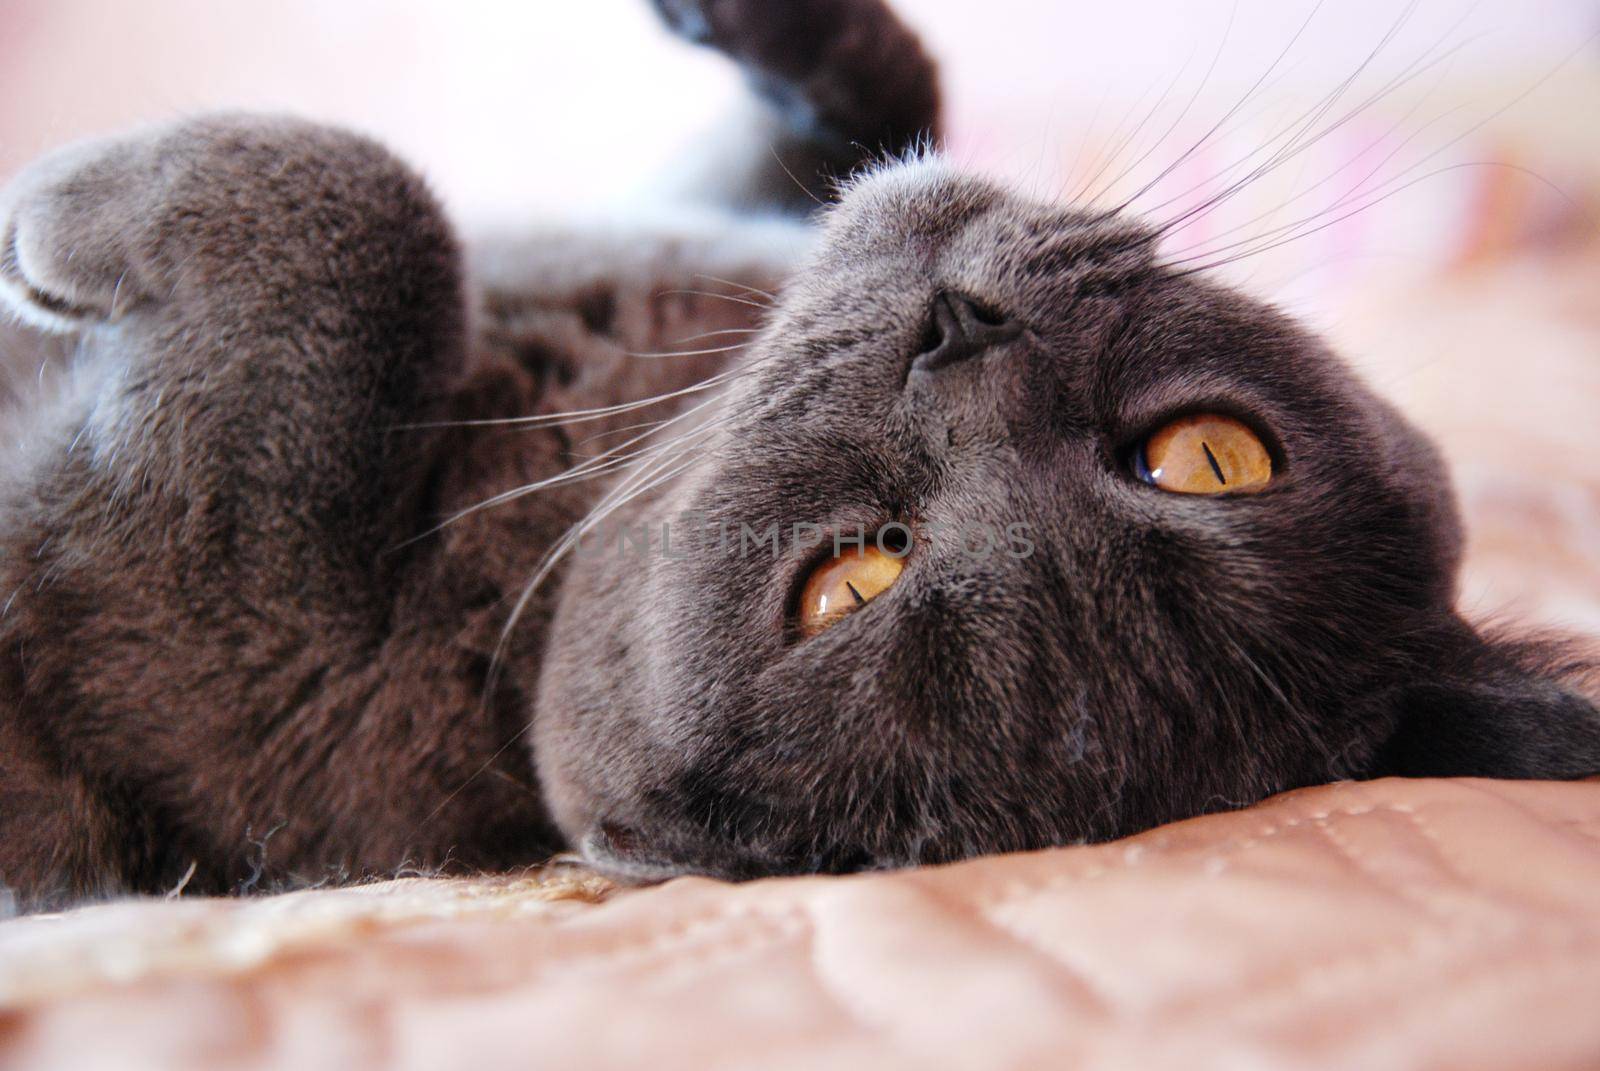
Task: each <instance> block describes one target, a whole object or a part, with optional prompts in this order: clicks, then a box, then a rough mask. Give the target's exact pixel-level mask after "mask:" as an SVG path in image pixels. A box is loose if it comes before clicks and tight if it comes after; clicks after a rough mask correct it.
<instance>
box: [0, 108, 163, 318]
mask: <svg viewBox="0 0 1600 1071" xmlns="http://www.w3.org/2000/svg"><path fill="white" fill-rule="evenodd" d="M145 137H154V135H146V136H145ZM141 148H142V145H141V137H139V136H136V137H134V138H121V139H114V140H106V141H97V142H91V143H86V144H83V145H74V146H71V147H69V148H67V149H64V150H61V151H59V152H57V153H55V154H54V155H51V156H48V157H46V158H44V159H43V160H40V161H39V162H38V163H36V164H34V165H33V166H31V167H29V168H28V169H27V170H25V171H23V173H22V174H21V175H19V176H18V177H17V178H16V179H15V180H14V181H13V182H12V183H11V185H10V186H9V187H8V188H7V189H6V190H5V191H4V192H3V193H0V305H3V306H4V307H5V308H6V309H7V310H8V311H10V312H12V313H14V314H15V315H16V316H17V317H19V318H20V319H22V320H23V321H24V322H27V323H29V324H32V325H33V326H36V327H39V328H43V329H46V330H57V331H61V330H74V329H76V328H79V327H82V326H84V325H86V324H89V323H93V322H96V321H100V320H106V319H111V318H114V317H115V316H116V315H117V314H118V313H119V312H120V311H122V310H123V309H126V308H128V307H131V306H132V305H133V304H136V303H137V302H138V301H139V300H140V299H141V297H142V289H141V288H142V285H143V281H142V280H140V279H137V278H136V277H135V276H136V275H137V272H136V271H135V270H134V268H135V263H134V261H135V260H136V259H137V258H136V256H135V255H134V254H135V251H136V245H137V244H138V243H139V242H140V241H141V240H142V239H143V237H144V235H143V234H142V232H144V231H145V230H146V229H147V228H148V226H149V222H150V221H149V216H148V210H149V207H150V199H151V196H152V189H151V187H152V184H153V182H154V181H155V180H156V179H158V178H159V176H158V175H155V174H152V173H151V171H152V159H151V158H152V156H154V155H157V154H152V153H150V152H147V151H141Z"/></svg>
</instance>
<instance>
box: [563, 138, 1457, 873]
mask: <svg viewBox="0 0 1600 1071" xmlns="http://www.w3.org/2000/svg"><path fill="white" fill-rule="evenodd" d="M1147 237H1148V236H1147V234H1146V233H1145V232H1143V231H1142V230H1140V229H1139V228H1138V227H1136V226H1134V225H1132V224H1130V223H1128V222H1126V221H1119V220H1115V219H1110V220H1108V219H1103V218H1097V217H1088V216H1084V215H1081V214H1076V213H1073V212H1069V211H1064V210H1060V209H1054V208H1047V207H1043V206H1040V205H1035V204H1031V203H1027V202H1023V201H1019V200H1017V199H1015V198H1012V197H1010V196H1007V195H1005V194H1003V193H1002V192H1000V191H998V190H996V189H994V188H992V187H990V186H987V185H984V184H982V183H979V182H976V181H974V180H971V179H966V178H961V177H958V176H955V175H953V174H951V173H949V172H947V171H945V170H944V169H942V168H941V167H940V166H939V165H937V164H932V163H918V164H912V165H904V166H901V167H897V168H892V169H889V170H886V171H883V172H880V173H878V174H877V175H874V176H872V177H870V178H868V179H866V180H864V181H862V182H859V183H857V184H856V185H855V186H854V187H853V188H852V189H851V190H850V191H849V192H848V193H847V195H846V196H845V197H844V199H843V201H842V203H841V205H840V206H839V207H838V208H837V209H835V210H833V211H832V212H831V214H830V216H829V218H828V220H827V222H826V224H825V228H824V235H823V241H822V246H821V249H820V252H819V253H818V254H817V256H816V257H815V258H814V260H813V262H812V263H811V265H810V267H809V268H808V270H806V271H805V272H804V273H803V274H802V275H801V276H800V277H799V278H798V279H797V280H796V281H795V282H794V283H793V285H792V286H791V287H790V288H789V289H788V291H787V292H786V293H785V295H784V297H783V300H782V302H781V306H780V308H779V310H778V312H777V314H776V316H775V318H774V319H773V321H772V323H771V325H770V327H769V328H768V330H767V331H766V332H765V334H764V335H763V336H762V338H761V340H760V341H759V343H758V344H756V345H755V346H754V347H753V348H752V352H751V355H750V357H749V359H748V360H749V366H748V368H749V370H748V374H745V375H743V376H741V377H740V378H739V379H738V380H737V381H736V383H735V385H734V386H733V388H732V390H731V393H730V395H729V398H728V401H727V403H726V407H725V409H724V410H723V411H722V417H721V423H719V425H718V426H717V428H716V430H715V431H713V432H710V433H708V434H706V435H705V437H704V438H702V439H701V440H699V441H698V442H697V444H696V445H695V447H694V448H693V449H692V452H688V453H685V454H683V455H682V456H681V457H679V458H676V459H675V460H674V464H673V466H672V468H674V469H675V468H677V467H678V466H680V465H681V466H684V468H683V471H682V472H681V474H679V475H677V476H676V477H675V478H673V479H672V480H670V481H669V482H668V483H667V484H665V485H664V490H662V491H660V492H659V493H656V494H653V495H646V496H644V497H642V498H641V499H640V500H639V501H638V502H636V503H634V504H632V505H630V506H629V507H627V508H625V509H624V510H623V511H621V513H620V514H619V516H622V517H625V518H626V519H627V521H629V522H631V523H635V524H637V523H641V522H646V521H648V522H649V523H650V524H652V525H653V526H655V533H656V535H657V536H658V537H659V526H660V525H661V523H662V522H666V523H668V524H670V525H671V531H672V547H671V549H670V553H662V552H661V548H659V546H658V547H657V551H656V552H655V553H652V554H649V555H640V554H615V553H600V554H589V555H583V556H580V558H579V559H578V560H577V561H575V562H574V564H573V565H572V570H573V571H572V573H571V575H570V576H569V579H568V580H567V590H566V592H565V594H564V596H563V606H562V610H561V613H560V615H559V617H558V620H557V623H556V626H555V631H554V634H553V640H552V647H551V651H550V654H549V656H548V659H547V662H546V666H545V671H544V678H543V682H542V693H541V696H540V700H539V705H538V710H537V714H536V719H535V727H534V750H535V755H536V759H537V762H538V766H539V772H540V776H541V781H542V784H543V787H544V791H545V793H546V796H547V798H548V800H549V801H550V804H551V807H552V810H553V812H554V815H555V818H556V820H557V821H558V822H559V823H560V825H561V827H562V828H563V830H564V831H565V832H566V833H567V835H568V836H569V837H570V838H571V839H572V840H573V842H574V843H576V844H579V845H580V846H582V847H583V849H584V850H585V851H586V852H587V853H588V854H589V855H590V857H591V858H592V859H593V860H594V861H596V862H599V863H601V864H603V865H609V866H612V867H613V868H615V869H618V870H620V871H622V872H624V873H634V874H639V875H642V876H650V875H659V874H665V873H670V872H673V871H678V870H693V871H702V872H710V873H716V874H722V875H728V876H744V875H751V874H759V873H770V872H782V871H796V870H834V869H850V868H858V867H864V866H876V865H894V864H901V863H910V862H918V861H924V862H925V861H936V860H945V859H952V858H958V857H962V856H966V855H971V854H976V853H981V852H992V851H1001V850H1008V849H1019V848H1028V847H1039V846H1045V845H1052V844H1062V843H1070V842H1076V841H1083V840H1098V839H1104V838H1107V837H1111V836H1115V835H1118V834H1122V833H1126V832H1130V831H1133V830H1136V829H1141V828H1145V827H1147V826H1150V825H1153V824H1155V823H1158V822H1161V821H1165V820H1169V819H1172V818H1177V817H1182V816H1186V815H1191V814H1195V813H1199V812H1202V811H1206V810H1215V809H1220V808H1224V807H1228V806H1233V805H1237V804H1242V803H1245V802H1249V801H1253V800H1256V799H1259V798H1261V797H1262V796H1264V795H1267V794H1270V793H1272V792H1274V791H1277V790H1280V789H1283V788H1287V787H1290V786H1294V785H1299V784H1305V783H1311V782H1318V781H1324V780H1327V779H1329V778H1332V777H1337V776H1341V775H1349V774H1350V773H1351V772H1353V771H1356V770H1359V769H1361V768H1362V765H1363V764H1364V763H1365V762H1367V761H1368V760H1369V759H1370V757H1371V754H1372V752H1373V751H1374V749H1375V748H1376V747H1377V746H1378V744H1379V743H1380V742H1381V739H1382V738H1383V736H1384V735H1385V734H1386V733H1388V732H1389V731H1390V729H1391V728H1392V726H1391V725H1390V724H1388V723H1387V721H1386V717H1385V715H1383V714H1382V713H1381V711H1375V710H1374V709H1373V708H1372V707H1371V706H1370V705H1367V704H1363V703H1362V702H1361V701H1360V700H1361V697H1364V696H1367V695H1370V694H1373V693H1375V692H1378V691H1381V690H1382V689H1383V688H1384V687H1386V686H1387V685H1389V684H1391V683H1393V682H1394V681H1397V680H1402V679H1404V678H1406V677H1407V675H1411V674H1414V673H1415V672H1416V665H1417V662H1416V657H1417V655H1416V652H1417V651H1418V650H1419V647H1420V646H1422V645H1425V644H1426V643H1427V642H1428V639H1427V637H1428V636H1429V635H1430V634H1431V633H1434V632H1436V631H1438V630H1441V629H1447V628H1448V627H1449V622H1451V621H1452V620H1453V619H1452V618H1451V614H1450V602H1451V597H1452V587H1453V577H1454V572H1455V566H1456V556H1457V543H1458V534H1457V522H1456V519H1455V516H1454V511H1453V507H1452V505H1451V496H1450V494H1449V489H1448V487H1447V484H1446V478H1445V476H1444V474H1443V471H1442V468H1441V466H1440V464H1439V462H1438V460H1437V458H1436V457H1435V456H1434V454H1433V452H1432V450H1431V449H1430V448H1429V447H1428V446H1427V445H1426V444H1425V443H1424V442H1423V441H1422V440H1421V439H1420V438H1419V437H1418V436H1417V435H1416V434H1415V433H1414V432H1412V431H1411V429H1410V428H1408V427H1407V426H1406V425H1405V424H1404V423H1403V422H1402V421H1401V420H1400V419H1399V417H1398V416H1396V415H1395V414H1394V413H1393V412H1392V411H1391V410H1390V409H1388V408H1387V407H1386V406H1385V405H1383V404H1382V403H1380V402H1379V401H1378V400H1377V399H1375V398H1374V397H1373V396H1372V395H1371V394H1369V393H1368V392H1367V391H1366V390H1365V389H1363V388H1362V387H1361V386H1359V385H1358V384H1357V383H1356V382H1354V381H1353V380H1352V378H1351V377H1350V376H1349V374H1348V373H1347V372H1346V371H1345V370H1344V368H1343V367H1342V366H1341V365H1340V364H1339V363H1338V362H1337V361H1336V360H1335V359H1334V358H1333V357H1331V356H1330V355H1329V354H1328V353H1327V352H1326V351H1325V350H1324V349H1323V348H1322V347H1321V345H1320V344H1319V343H1318V342H1317V341H1316V340H1315V339H1314V338H1312V337H1310V336H1308V335H1307V334H1306V333H1305V332H1303V331H1302V330H1300V329H1299V328H1297V327H1296V326H1295V325H1294V324H1292V323H1290V322H1288V321H1286V320H1285V319H1284V318H1283V317H1282V316H1280V315H1278V314H1276V313H1274V312H1273V311H1271V310H1269V309H1267V308H1265V307H1264V306H1262V305H1260V304H1257V303H1255V302H1252V301H1250V300H1247V299H1245V298H1242V297H1240V296H1239V295H1237V294H1235V293H1233V292H1231V291H1229V290H1226V289H1223V288H1220V287H1218V286H1216V285H1214V284H1212V283H1209V282H1207V281H1205V280H1204V279H1202V278H1200V277H1197V276H1193V275H1187V276H1186V275H1182V274H1180V273H1177V272H1173V271H1169V270H1166V269H1164V268H1162V267H1161V266H1159V264H1158V263H1156V261H1155V260H1154V259H1153V256H1152V251H1151V243H1150V242H1149V241H1148V240H1147ZM941 294H959V295H965V297H966V298H967V299H968V302H967V307H968V308H969V309H975V310H976V313H975V314H976V316H977V317H979V318H980V319H981V320H986V321H990V324H989V326H988V327H985V326H984V325H983V324H981V323H979V324H977V325H973V324H971V323H970V322H969V324H968V326H969V327H970V328H972V330H973V331H974V332H976V333H977V335H978V336H979V343H980V344H978V345H974V346H970V347H967V348H966V349H965V350H962V351H961V352H957V353H955V354H954V356H955V358H957V359H951V360H945V359H942V358H940V359H929V358H927V357H924V358H923V359H921V360H919V359H918V357H919V354H927V353H928V352H929V351H930V350H936V349H937V346H938V344H939V343H940V341H941V339H942V338H946V337H947V336H948V335H949V333H950V331H951V330H952V329H951V328H950V326H949V325H950V323H951V320H950V319H949V310H950V309H952V308H954V306H947V307H946V312H945V313H944V314H943V315H944V319H943V321H942V322H943V324H944V327H943V328H941V327H940V323H941V320H940V318H939V317H938V316H936V315H935V313H934V311H933V310H934V309H935V303H936V300H940V298H939V295H941ZM963 315H968V314H966V313H963ZM997 323H998V324H999V326H994V325H995V324H997ZM947 356H948V355H947ZM1197 414H1218V415H1221V416H1224V417H1227V418H1231V419H1230V420H1229V421H1227V422H1224V425H1225V428H1231V429H1235V433H1236V434H1241V435H1243V436H1244V439H1245V447H1248V448H1250V449H1255V450H1257V454H1256V455H1254V456H1256V457H1257V458H1258V460H1260V462H1261V463H1262V464H1263V465H1266V466H1269V467H1270V477H1262V476H1261V475H1260V473H1258V474H1257V475H1258V479H1257V480H1256V481H1255V482H1256V484H1257V486H1253V487H1251V488H1250V492H1251V493H1238V492H1235V493H1220V494H1205V493H1198V494H1196V493H1184V492H1183V491H1180V490H1168V489H1163V487H1161V486H1158V485H1157V484H1158V483H1159V482H1160V481H1157V482H1156V483H1152V482H1151V481H1150V478H1149V477H1150V474H1149V472H1148V471H1146V469H1145V468H1144V467H1142V462H1148V461H1149V460H1150V459H1149V457H1148V456H1142V455H1141V451H1142V450H1143V448H1144V447H1145V446H1146V445H1147V444H1148V443H1149V440H1150V438H1151V436H1152V435H1154V434H1156V433H1157V432H1159V431H1160V430H1161V429H1163V428H1165V427H1168V426H1169V425H1171V423H1172V422H1173V421H1174V420H1175V419H1179V418H1183V417H1187V416H1194V415H1197ZM1250 444H1259V445H1258V446H1251V445H1250ZM1190 445H1191V446H1193V445H1196V444H1190ZM1222 445H1225V444H1219V449H1221V446H1222ZM1163 449H1166V447H1163ZM1206 449H1209V447H1207V448H1206ZM1222 460H1223V461H1224V462H1226V461H1227V459H1226V458H1224V459H1222ZM1215 462H1216V458H1214V457H1208V460H1207V462H1206V464H1207V465H1208V467H1209V466H1211V465H1213V464H1214V463H1215ZM1181 463H1182V461H1181V459H1180V460H1178V461H1173V462H1172V463H1171V466H1169V467H1175V466H1177V465H1180V464H1181ZM661 471H662V472H663V473H665V472H668V471H671V470H670V469H668V468H667V467H665V466H663V468H662V469H661ZM1216 471H1217V472H1218V473H1219V474H1220V473H1221V469H1217V470H1216ZM1201 474H1202V476H1204V471H1203V470H1202V473H1201ZM1157 475H1159V473H1158V474H1157ZM708 522H709V524H708ZM718 522H726V524H727V525H728V526H729V527H728V529H727V532H728V535H729V538H721V533H720V532H718V531H714V530H712V528H711V527H710V525H715V524H717V523H718ZM886 522H900V523H903V524H905V525H907V526H909V528H910V529H911V531H912V532H913V533H914V534H913V537H912V538H911V540H910V542H909V547H908V548H907V547H902V546H894V547H891V548H889V549H890V550H891V551H892V552H893V553H895V554H899V553H902V552H904V557H903V568H902V569H900V571H899V572H898V575H895V574H894V570H893V569H890V570H889V572H888V573H886V574H883V575H882V576H881V577H879V578H877V579H873V578H872V577H867V578H866V581H867V582H869V583H868V586H869V593H870V591H871V590H876V589H877V588H878V587H880V586H882V585H883V584H884V583H887V586H886V587H883V589H882V590H881V592H879V593H878V594H877V595H876V597H875V598H871V599H870V601H867V602H866V603H865V604H864V605H860V606H859V607H858V608H856V609H854V611H853V612H846V613H844V614H843V615H837V614H834V615H830V616H828V617H826V618H825V619H824V620H822V622H821V624H819V623H818V622H817V621H816V620H814V619H812V618H811V617H808V613H809V612H810V611H811V610H814V609H815V606H814V605H812V603H813V602H814V600H813V597H812V594H811V592H810V590H809V589H808V578H810V577H811V576H812V575H814V571H815V570H816V569H817V568H819V566H821V565H825V564H827V561H828V560H829V559H831V558H832V554H833V549H834V546H833V543H832V541H831V538H829V537H830V536H831V534H832V533H840V534H842V535H846V536H852V537H853V536H854V535H855V534H856V532H857V531H858V529H864V530H865V531H866V532H867V533H868V534H869V539H870V533H872V532H874V531H875V530H878V529H879V528H880V527H881V526H883V525H884V524H885V523H886ZM774 524H775V525H776V526H777V531H778V533H779V537H780V538H779V540H778V549H777V553H776V554H774V553H773V550H772V543H771V542H770V539H769V540H766V541H761V540H762V537H763V536H767V535H768V533H769V528H770V526H772V525H774ZM741 525H743V526H746V527H747V530H748V536H749V537H748V538H745V537H744V535H745V533H743V532H742V531H741V528H740V526H741ZM797 525H798V526H800V528H799V529H796V527H795V526H797ZM810 525H815V526H819V527H820V529H821V531H822V532H823V533H827V535H824V536H823V538H822V545H821V546H814V545H811V544H813V543H815V542H816V539H815V533H816V530H815V529H810V528H807V526H810ZM893 531H895V532H899V531H900V529H894V530H893ZM797 532H799V533H804V534H803V535H801V536H800V537H798V538H797V537H796V533H797ZM984 533H987V534H988V536H989V537H991V538H993V539H994V541H995V544H996V545H994V546H993V547H992V548H991V549H990V550H989V552H988V553H987V554H984V553H983V552H982V551H983V548H984V544H985V536H984ZM846 553H847V554H848V553H850V548H849V547H848V546H847V547H846ZM846 575H848V573H847V574H846ZM813 587H814V585H813ZM849 609H850V608H849V607H846V610H849Z"/></svg>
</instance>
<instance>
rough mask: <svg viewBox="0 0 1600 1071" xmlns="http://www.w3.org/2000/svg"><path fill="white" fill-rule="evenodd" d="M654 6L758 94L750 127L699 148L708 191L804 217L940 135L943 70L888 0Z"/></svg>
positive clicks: (660, 1) (664, 1)
mask: <svg viewBox="0 0 1600 1071" xmlns="http://www.w3.org/2000/svg"><path fill="white" fill-rule="evenodd" d="M653 2H654V4H655V7H656V9H657V11H658V12H659V13H660V14H661V16H662V18H663V19H665V20H666V22H667V24H668V26H670V27H671V28H672V29H673V31H674V32H676V33H677V34H678V35H679V36H681V37H684V38H686V39H687V40H690V41H693V42H695V43H697V44H702V45H707V46H710V47H711V48H714V49H716V50H717V51H719V52H722V53H723V54H725V55H726V56H728V58H730V59H731V60H733V61H734V62H735V63H737V64H738V65H739V66H740V68H741V69H743V71H744V72H745V74H746V77H747V78H748V80H749V82H750V84H751V87H752V89H754V90H755V93H756V96H757V97H758V101H759V108H758V109H757V110H755V111H754V113H753V114H752V115H750V116H749V117H748V118H747V119H746V120H745V121H744V123H743V124H742V126H740V127H737V128H735V129H734V130H731V131H729V132H727V133H726V134H724V135H723V136H722V141H721V142H720V143H718V144H713V145H706V146H702V147H698V151H697V152H696V154H695V157H696V159H695V160H693V161H691V166H690V169H689V171H688V174H689V175H690V176H691V181H693V182H694V183H695V184H696V185H697V186H698V189H699V192H701V193H704V194H707V195H710V196H712V197H716V198H718V199H720V200H723V201H726V202H731V203H734V204H737V205H742V206H745V207H769V206H781V207H784V208H787V209H790V210H798V211H806V210H809V209H811V208H814V207H816V204H817V203H818V202H820V201H826V200H827V199H828V198H829V197H830V196H831V193H832V184H833V183H834V182H835V181H836V180H838V179H842V178H845V177H847V176H848V175H849V174H850V173H851V171H853V170H854V169H855V168H856V167H858V166H860V165H861V164H862V163H864V162H868V161H871V160H873V159H880V158H882V157H884V156H886V155H898V154H902V153H905V152H907V151H908V150H910V149H913V148H917V147H931V146H932V145H934V144H935V143H936V142H937V140H938V137H939V126H940V123H939V81H938V72H937V69H936V67H935V64H934V62H933V60H932V59H930V58H929V56H928V53H927V52H926V51H925V50H924V49H923V47H922V45H921V43H920V42H919V41H918V39H917V36H916V34H915V33H913V32H912V31H911V30H910V29H909V28H907V27H906V25H905V24H904V23H903V22H901V21H900V20H899V18H898V17H896V15H895V14H894V12H893V11H892V10H890V8H889V6H888V5H887V4H885V3H883V2H882V0H785V2H783V3H772V2H771V0H653ZM695 163H698V165H699V166H693V164H695Z"/></svg>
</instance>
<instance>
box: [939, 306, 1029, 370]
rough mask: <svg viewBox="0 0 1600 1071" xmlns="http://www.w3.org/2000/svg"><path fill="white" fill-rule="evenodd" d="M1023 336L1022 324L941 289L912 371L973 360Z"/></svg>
mask: <svg viewBox="0 0 1600 1071" xmlns="http://www.w3.org/2000/svg"><path fill="white" fill-rule="evenodd" d="M1021 333H1022V325H1021V324H1019V323H1017V322H1016V321H1015V320H1010V319H1007V318H1006V317H1005V316H1003V315H1001V314H1000V313H997V312H995V311H994V310H993V309H990V308H988V307H987V306H985V305H983V304H982V303H980V302H978V301H976V300H975V299H973V298H970V297H968V296H967V295H965V294H961V293H957V292H956V291H954V290H941V291H940V292H939V294H938V296H937V297H935V298H934V299H933V309H932V311H931V312H930V313H929V321H928V326H927V330H926V333H925V335H924V338H923V348H922V350H921V352H919V353H918V354H917V356H916V358H915V359H914V360H913V361H912V366H913V367H915V368H922V369H927V370H929V371H931V370H933V369H935V368H944V367H945V366H946V365H952V364H955V363H956V362H957V361H964V360H966V359H967V358H968V357H976V356H977V355H978V354H980V353H982V352H983V351H984V350H987V349H989V348H990V347H991V346H998V345H1000V343H1002V342H1009V341H1010V340H1011V339H1014V338H1016V337H1017V336H1018V335H1019V334H1021Z"/></svg>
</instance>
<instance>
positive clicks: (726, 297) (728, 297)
mask: <svg viewBox="0 0 1600 1071" xmlns="http://www.w3.org/2000/svg"><path fill="white" fill-rule="evenodd" d="M657 293H658V294H661V295H663V296H667V295H672V294H682V295H685V296H688V297H704V298H715V299H717V300H718V301H731V302H733V303H734V304H736V305H748V306H750V307H751V308H752V309H762V310H767V309H771V308H772V305H771V304H769V303H768V302H765V301H755V300H752V299H750V298H746V297H735V296H734V295H732V294H718V293H715V292H714V291H711V290H658V291H657Z"/></svg>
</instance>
